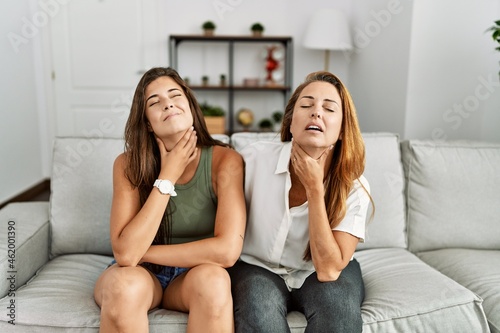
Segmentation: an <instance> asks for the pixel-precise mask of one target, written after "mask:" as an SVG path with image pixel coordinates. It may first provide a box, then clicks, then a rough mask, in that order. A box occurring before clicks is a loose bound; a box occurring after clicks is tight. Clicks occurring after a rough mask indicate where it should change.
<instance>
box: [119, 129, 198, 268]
mask: <svg viewBox="0 0 500 333" xmlns="http://www.w3.org/2000/svg"><path fill="white" fill-rule="evenodd" d="M158 144H159V147H160V153H161V159H162V167H161V171H160V175H159V177H158V178H160V179H168V180H170V181H172V183H175V182H176V181H177V179H179V177H180V176H181V175H182V173H183V172H184V169H185V168H186V165H187V164H189V163H190V162H191V161H192V160H193V159H194V157H195V155H196V154H195V153H194V152H195V150H196V133H194V132H193V131H192V130H188V131H187V132H186V134H185V135H184V137H183V138H182V139H181V140H180V141H179V142H178V143H177V145H176V146H175V147H174V148H173V149H172V151H171V152H167V151H166V149H165V147H164V145H163V143H162V142H161V141H158ZM169 199H170V195H162V194H161V193H160V192H159V191H158V190H157V189H156V188H153V190H152V191H151V193H150V195H149V197H148V198H147V200H146V202H145V203H144V205H143V206H142V207H141V204H140V199H139V191H138V189H137V188H134V187H133V186H132V184H131V183H130V181H129V180H128V179H127V177H126V176H125V155H124V154H122V155H120V156H118V157H117V159H116V160H115V163H114V166H113V202H112V206H111V220H110V235H111V246H112V248H113V254H114V256H115V260H116V261H117V263H118V264H119V265H121V266H136V265H137V264H138V263H139V262H140V260H141V258H142V257H143V256H144V254H145V253H146V251H147V250H148V248H149V247H150V246H151V243H152V242H153V239H154V237H155V235H156V232H157V231H158V227H159V225H160V223H161V219H162V217H163V213H164V212H165V208H166V207H167V204H168V201H169Z"/></svg>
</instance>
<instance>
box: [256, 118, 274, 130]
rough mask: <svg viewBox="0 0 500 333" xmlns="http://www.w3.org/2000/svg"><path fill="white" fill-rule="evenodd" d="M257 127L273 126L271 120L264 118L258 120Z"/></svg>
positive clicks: (266, 127) (267, 127)
mask: <svg viewBox="0 0 500 333" xmlns="http://www.w3.org/2000/svg"><path fill="white" fill-rule="evenodd" d="M259 128H261V129H269V128H273V122H272V121H271V119H269V118H264V119H262V120H261V121H259Z"/></svg>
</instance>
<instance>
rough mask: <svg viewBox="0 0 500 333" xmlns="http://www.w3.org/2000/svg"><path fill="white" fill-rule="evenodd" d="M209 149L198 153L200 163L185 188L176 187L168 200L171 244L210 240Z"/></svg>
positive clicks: (214, 203) (212, 196) (214, 207)
mask: <svg viewBox="0 0 500 333" xmlns="http://www.w3.org/2000/svg"><path fill="white" fill-rule="evenodd" d="M212 152H213V147H203V148H202V149H201V157H200V163H199V164H198V168H197V169H196V172H195V174H194V177H193V178H192V179H191V180H190V181H189V182H188V183H187V184H182V185H179V184H176V185H175V191H176V192H177V196H176V197H171V198H170V200H171V201H172V202H171V204H173V205H172V208H173V213H172V216H171V218H172V220H171V221H172V229H171V233H172V244H180V243H187V242H192V241H196V240H200V239H204V238H209V237H213V236H214V226H215V214H216V213H217V197H216V196H215V193H214V190H213V187H212Z"/></svg>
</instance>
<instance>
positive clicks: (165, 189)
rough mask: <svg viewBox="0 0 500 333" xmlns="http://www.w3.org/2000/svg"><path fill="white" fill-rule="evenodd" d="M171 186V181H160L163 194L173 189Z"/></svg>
mask: <svg viewBox="0 0 500 333" xmlns="http://www.w3.org/2000/svg"><path fill="white" fill-rule="evenodd" d="M171 189H172V188H171V186H170V183H169V182H166V181H162V182H160V192H161V193H163V194H167V193H169V192H170V190H171Z"/></svg>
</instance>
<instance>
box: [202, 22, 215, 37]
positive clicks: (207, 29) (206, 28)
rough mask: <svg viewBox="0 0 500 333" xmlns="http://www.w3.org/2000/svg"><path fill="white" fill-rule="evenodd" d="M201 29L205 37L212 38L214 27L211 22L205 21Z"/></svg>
mask: <svg viewBox="0 0 500 333" xmlns="http://www.w3.org/2000/svg"><path fill="white" fill-rule="evenodd" d="M201 28H202V29H203V32H204V33H205V36H213V34H214V30H215V28H216V25H215V23H214V22H212V21H206V22H204V23H203V24H202V26H201Z"/></svg>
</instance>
